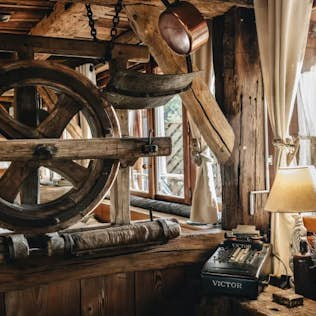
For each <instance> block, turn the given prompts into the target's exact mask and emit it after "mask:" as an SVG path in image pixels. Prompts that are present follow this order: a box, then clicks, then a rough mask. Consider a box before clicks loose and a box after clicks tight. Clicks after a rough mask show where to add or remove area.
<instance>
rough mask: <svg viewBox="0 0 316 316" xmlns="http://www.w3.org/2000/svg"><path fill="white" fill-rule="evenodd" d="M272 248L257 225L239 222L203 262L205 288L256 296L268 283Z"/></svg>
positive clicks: (213, 292)
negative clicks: (240, 223) (261, 234)
mask: <svg viewBox="0 0 316 316" xmlns="http://www.w3.org/2000/svg"><path fill="white" fill-rule="evenodd" d="M270 252H271V246H270V245H269V244H266V243H264V242H263V241H262V237H261V236H260V232H259V231H257V230H256V229H255V226H249V225H238V227H237V229H234V230H233V231H232V232H230V233H227V234H226V239H225V241H224V242H223V243H222V244H220V245H219V246H218V248H217V249H216V251H215V253H214V254H213V255H212V256H211V258H210V259H209V260H208V261H207V262H206V263H205V265H204V266H203V269H202V271H201V278H202V286H203V289H204V290H205V291H206V292H207V293H210V294H230V295H238V296H245V297H248V298H251V299H255V298H256V297H257V296H258V294H259V293H260V291H261V290H262V289H263V287H264V285H265V284H266V283H267V282H266V281H267V278H268V275H269V273H270V262H271V260H270Z"/></svg>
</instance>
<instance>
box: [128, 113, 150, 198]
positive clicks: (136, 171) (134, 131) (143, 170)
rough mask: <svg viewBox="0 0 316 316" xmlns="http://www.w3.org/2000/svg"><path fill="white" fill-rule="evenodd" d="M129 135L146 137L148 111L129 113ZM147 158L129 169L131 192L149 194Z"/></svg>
mask: <svg viewBox="0 0 316 316" xmlns="http://www.w3.org/2000/svg"><path fill="white" fill-rule="evenodd" d="M129 123H130V131H129V134H130V135H131V136H134V137H148V129H149V125H148V111H147V110H135V111H129ZM149 163H150V161H149V158H147V157H144V158H139V159H138V160H137V161H136V163H135V165H134V166H133V168H131V184H130V188H131V190H133V191H140V192H147V193H148V192H149Z"/></svg>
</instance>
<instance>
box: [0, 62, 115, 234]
mask: <svg viewBox="0 0 316 316" xmlns="http://www.w3.org/2000/svg"><path fill="white" fill-rule="evenodd" d="M30 86H31V87H34V86H35V87H46V88H49V89H52V90H53V91H54V92H55V93H56V96H57V102H56V104H55V106H54V109H53V110H52V111H51V112H50V113H48V114H47V117H46V118H44V119H43V120H42V121H41V122H40V123H39V124H38V126H37V127H35V128H32V127H29V126H27V125H24V124H22V123H20V122H18V121H17V120H16V119H15V118H13V117H11V116H10V115H9V114H8V113H7V112H6V111H5V110H4V109H3V108H1V107H0V133H1V134H2V135H3V136H4V137H5V138H7V139H8V140H13V141H14V140H15V139H41V138H60V137H61V135H62V133H63V131H64V129H65V128H66V126H67V125H68V124H69V122H70V121H71V119H72V118H73V117H74V116H75V115H76V114H78V113H79V111H81V113H83V115H84V116H85V118H86V120H87V122H88V125H89V127H90V130H91V134H92V137H93V138H102V137H119V136H120V132H119V126H118V122H117V118H116V115H115V113H114V111H113V109H112V107H111V106H110V105H109V104H107V103H106V101H104V99H102V98H101V97H100V95H99V92H98V90H97V88H96V87H95V86H94V85H93V84H92V83H91V82H90V81H89V80H88V79H87V78H85V77H84V76H82V75H80V74H78V73H75V72H74V71H72V70H71V69H69V68H67V67H64V66H61V65H57V64H50V63H47V62H38V61H24V62H16V63H12V64H9V65H6V66H3V67H1V68H0V95H1V94H2V93H3V92H5V91H9V90H10V89H12V88H20V87H30ZM74 153H75V148H74ZM38 155H39V157H38V158H39V159H36V158H37V157H35V159H32V160H29V161H11V164H10V166H9V168H8V169H7V170H6V172H5V173H4V175H3V176H2V177H1V178H0V226H2V227H6V228H9V229H12V230H14V231H19V232H37V233H38V232H49V231H55V230H57V229H62V228H65V227H67V226H69V225H70V224H71V223H74V222H76V221H78V219H80V218H81V217H82V216H84V215H85V214H87V213H88V212H89V211H91V210H92V209H93V208H95V207H96V206H97V205H98V204H99V203H100V201H101V200H102V199H103V197H104V195H105V194H106V192H107V191H108V190H109V188H110V187H111V185H112V183H113V181H114V179H115V176H116V173H117V171H118V168H119V161H118V160H110V159H93V160H90V162H89V165H88V167H84V166H82V165H80V164H79V163H77V162H76V161H74V160H62V161H60V160H58V161H54V160H49V159H46V160H45V155H49V151H47V148H46V149H45V150H43V151H41V148H40V147H39V151H38ZM41 166H44V167H46V168H49V169H51V170H53V171H55V172H57V173H59V174H61V175H62V176H63V177H64V178H66V179H67V180H68V181H69V182H70V183H71V185H72V188H71V190H70V191H68V192H67V193H66V194H64V195H62V196H60V197H58V198H57V199H55V200H53V201H50V202H48V203H42V204H41V203H40V202H39V203H38V204H23V203H19V201H18V198H17V197H18V195H19V191H20V188H21V186H22V184H23V183H24V181H25V180H26V179H27V178H28V177H30V175H32V174H33V173H34V171H35V170H37V169H38V168H39V167H41Z"/></svg>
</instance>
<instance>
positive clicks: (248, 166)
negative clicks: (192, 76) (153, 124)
mask: <svg viewBox="0 0 316 316" xmlns="http://www.w3.org/2000/svg"><path fill="white" fill-rule="evenodd" d="M213 30H214V67H215V80H216V98H217V100H218V102H219V104H220V106H221V108H222V109H223V111H224V113H225V114H226V116H227V118H228V120H229V122H230V124H231V126H232V127H233V130H234V133H235V136H236V137H235V145H234V150H233V153H232V156H231V157H230V159H229V160H228V161H227V162H226V164H225V165H223V168H222V183H223V217H222V220H223V227H224V228H225V229H232V228H234V227H236V226H237V224H252V225H256V226H257V228H259V229H262V230H264V231H265V232H267V229H268V223H269V222H268V219H269V214H268V213H267V212H265V211H264V210H263V205H264V203H265V199H266V195H256V203H255V215H254V216H251V215H250V214H249V193H250V191H256V190H265V161H264V154H265V152H264V118H263V111H264V110H263V106H264V105H263V83H262V75H261V68H260V58H259V51H258V44H257V34H256V27H255V17H254V13H253V11H252V10H249V9H241V8H239V9H233V10H231V11H230V12H229V13H227V14H226V15H225V16H223V17H219V18H216V19H215V20H214V25H213Z"/></svg>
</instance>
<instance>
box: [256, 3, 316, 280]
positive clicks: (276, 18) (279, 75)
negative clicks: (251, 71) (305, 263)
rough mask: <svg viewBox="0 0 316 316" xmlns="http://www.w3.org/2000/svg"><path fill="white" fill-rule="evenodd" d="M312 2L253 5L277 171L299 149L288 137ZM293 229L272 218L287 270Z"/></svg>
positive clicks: (277, 268)
mask: <svg viewBox="0 0 316 316" xmlns="http://www.w3.org/2000/svg"><path fill="white" fill-rule="evenodd" d="M312 2H313V1H312V0H255V2H254V6H255V15H256V25H257V33H258V40H259V50H260V58H261V67H262V75H263V82H264V94H265V102H267V105H268V111H269V119H270V123H271V126H272V131H273V136H274V146H275V167H276V168H278V167H280V166H287V165H288V164H289V163H291V160H292V158H293V157H294V155H293V153H295V150H296V147H297V143H295V141H294V140H293V139H292V137H291V136H290V135H289V126H290V122H291V117H292V114H293V107H294V101H295V97H296V93H297V87H298V82H299V76H300V72H301V69H302V64H303V58H304V52H305V47H306V42H307V35H308V28H309V22H310V16H311V11H312ZM289 157H290V158H291V159H289ZM292 227H293V218H292V216H290V215H289V214H272V217H271V242H272V244H273V247H274V252H275V253H276V254H277V255H278V256H280V258H281V259H282V260H283V261H284V263H285V264H286V265H287V266H288V263H289V258H290V245H289V240H290V231H291V229H292ZM288 267H289V266H288ZM288 270H289V269H288ZM274 272H275V273H277V274H280V273H281V272H282V265H281V264H280V262H279V261H274ZM283 272H284V271H283Z"/></svg>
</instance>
